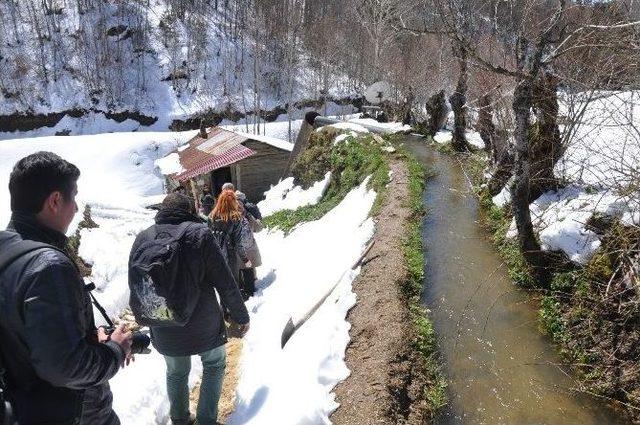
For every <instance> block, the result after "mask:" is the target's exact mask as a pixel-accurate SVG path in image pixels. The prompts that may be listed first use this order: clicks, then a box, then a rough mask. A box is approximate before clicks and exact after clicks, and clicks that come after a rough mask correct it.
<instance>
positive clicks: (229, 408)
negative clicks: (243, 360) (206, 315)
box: [189, 325, 242, 423]
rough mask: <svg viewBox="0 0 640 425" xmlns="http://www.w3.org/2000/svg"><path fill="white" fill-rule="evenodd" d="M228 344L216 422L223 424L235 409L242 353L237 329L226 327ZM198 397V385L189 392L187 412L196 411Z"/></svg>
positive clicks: (230, 326)
mask: <svg viewBox="0 0 640 425" xmlns="http://www.w3.org/2000/svg"><path fill="white" fill-rule="evenodd" d="M227 330H228V335H229V342H227V368H226V370H225V373H224V382H223V384H222V395H221V396H220V401H219V402H218V412H219V413H218V421H219V422H220V423H225V422H226V420H227V418H228V417H229V415H230V414H231V413H233V409H234V407H235V401H236V387H237V386H238V379H239V375H238V363H239V361H240V353H242V339H241V338H240V337H239V334H238V331H237V328H236V327H235V326H232V325H229V326H228V327H227ZM198 397H200V383H199V382H198V383H197V384H196V386H195V387H194V388H193V390H192V391H191V395H190V396H189V408H190V409H189V410H190V411H192V412H195V411H196V407H197V404H198Z"/></svg>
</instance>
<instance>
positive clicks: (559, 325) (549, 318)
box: [539, 295, 569, 344]
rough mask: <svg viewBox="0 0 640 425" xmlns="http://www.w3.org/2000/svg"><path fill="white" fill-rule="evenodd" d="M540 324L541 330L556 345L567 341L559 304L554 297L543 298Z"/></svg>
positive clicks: (567, 335)
mask: <svg viewBox="0 0 640 425" xmlns="http://www.w3.org/2000/svg"><path fill="white" fill-rule="evenodd" d="M539 314H540V322H541V324H542V327H543V330H544V331H546V332H547V334H548V335H549V336H550V337H551V338H552V339H553V340H554V342H556V343H559V344H560V343H564V342H566V341H568V340H569V334H568V332H567V327H566V323H565V321H564V319H563V317H562V309H561V308H560V302H559V301H558V299H557V297H555V296H553V295H552V296H545V297H543V298H542V302H541V303H540V312H539Z"/></svg>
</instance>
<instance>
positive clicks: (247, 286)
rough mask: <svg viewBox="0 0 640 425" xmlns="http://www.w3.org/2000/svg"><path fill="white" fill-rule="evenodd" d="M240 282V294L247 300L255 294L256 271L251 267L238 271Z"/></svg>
mask: <svg viewBox="0 0 640 425" xmlns="http://www.w3.org/2000/svg"><path fill="white" fill-rule="evenodd" d="M240 281H241V282H242V283H241V285H242V286H241V287H240V289H242V292H243V293H244V295H245V296H246V297H247V298H249V297H253V296H254V295H255V293H256V269H255V267H252V268H250V269H241V270H240Z"/></svg>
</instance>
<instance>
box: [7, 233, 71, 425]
mask: <svg viewBox="0 0 640 425" xmlns="http://www.w3.org/2000/svg"><path fill="white" fill-rule="evenodd" d="M42 248H50V249H55V250H56V251H60V252H62V253H63V254H65V255H67V254H66V253H65V252H63V251H61V250H60V249H58V248H56V247H55V246H52V245H49V244H46V243H42V242H35V241H31V240H22V241H20V242H17V243H16V244H15V245H13V246H12V247H11V248H9V249H5V250H4V251H3V252H2V253H0V274H2V272H3V271H4V269H6V268H7V267H8V266H9V265H10V264H11V263H13V262H14V261H16V260H17V259H18V258H20V257H22V256H23V255H26V254H28V253H29V252H32V251H37V250H39V249H42ZM0 334H1V332H0ZM1 343H2V342H1V341H0V344H1ZM6 391H7V381H6V369H5V367H4V364H3V360H2V356H0V425H10V424H13V423H14V421H15V419H14V418H13V415H12V414H11V405H10V404H9V403H8V401H7V400H6Z"/></svg>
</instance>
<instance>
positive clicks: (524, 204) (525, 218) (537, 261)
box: [511, 79, 548, 282]
mask: <svg viewBox="0 0 640 425" xmlns="http://www.w3.org/2000/svg"><path fill="white" fill-rule="evenodd" d="M513 97H514V99H513V111H514V114H515V119H516V126H515V131H514V138H515V149H516V158H515V169H514V177H515V181H514V184H513V186H512V188H511V202H512V204H513V217H514V220H515V222H516V227H517V229H518V245H519V247H520V252H522V254H523V256H524V258H525V260H526V261H527V263H528V264H529V265H530V266H532V267H533V271H534V273H535V276H536V278H537V280H538V281H542V282H546V281H547V280H548V271H546V269H545V267H544V257H543V255H542V251H541V248H540V243H539V242H538V240H537V239H536V236H535V234H534V232H533V224H532V223H531V211H530V210H529V198H530V192H529V188H530V171H531V170H530V162H529V161H530V158H529V133H530V129H531V107H532V103H533V88H532V82H531V80H528V79H522V80H520V81H519V82H518V84H517V86H516V88H515V90H514V93H513Z"/></svg>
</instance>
